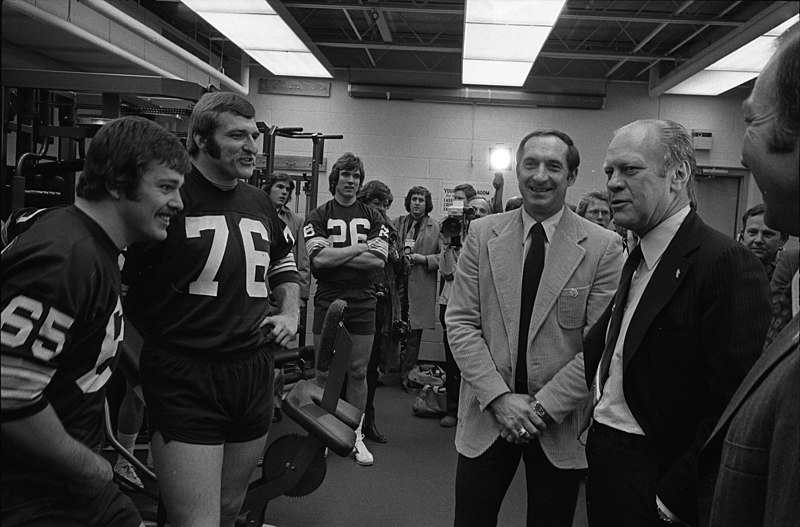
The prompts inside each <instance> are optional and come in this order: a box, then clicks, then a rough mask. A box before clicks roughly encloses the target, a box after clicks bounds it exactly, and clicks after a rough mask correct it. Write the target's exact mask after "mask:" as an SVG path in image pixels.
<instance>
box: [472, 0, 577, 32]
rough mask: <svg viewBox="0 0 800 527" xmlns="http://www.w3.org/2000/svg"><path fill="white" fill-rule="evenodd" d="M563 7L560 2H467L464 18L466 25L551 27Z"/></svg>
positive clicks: (540, 0) (548, 0)
mask: <svg viewBox="0 0 800 527" xmlns="http://www.w3.org/2000/svg"><path fill="white" fill-rule="evenodd" d="M563 7H564V2H563V1H561V0H534V1H531V0H480V1H475V0H468V1H467V7H466V11H465V13H464V17H465V19H466V21H467V22H468V23H473V22H474V23H483V24H504V25H510V24H519V25H524V26H550V27H552V26H554V25H556V20H557V19H558V15H559V14H561V9H562V8H563Z"/></svg>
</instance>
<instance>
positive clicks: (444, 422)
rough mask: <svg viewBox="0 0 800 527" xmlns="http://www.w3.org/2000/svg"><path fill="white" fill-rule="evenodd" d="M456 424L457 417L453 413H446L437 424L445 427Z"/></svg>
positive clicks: (451, 426)
mask: <svg viewBox="0 0 800 527" xmlns="http://www.w3.org/2000/svg"><path fill="white" fill-rule="evenodd" d="M456 424H458V418H457V417H456V416H454V415H446V416H444V417H442V419H441V421H439V426H443V427H445V428H453V427H454V426H456Z"/></svg>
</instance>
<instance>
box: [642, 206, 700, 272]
mask: <svg viewBox="0 0 800 527" xmlns="http://www.w3.org/2000/svg"><path fill="white" fill-rule="evenodd" d="M690 210H691V207H689V205H686V206H685V207H684V208H682V209H681V210H679V211H678V212H676V213H675V214H673V215H672V216H670V217H669V218H667V219H666V220H664V221H662V222H661V223H659V224H658V225H656V226H655V227H653V229H652V230H651V231H650V232H648V233H647V234H645V235H644V237H643V238H642V239H641V241H640V242H639V244H640V245H641V246H642V255H643V256H644V262H645V265H647V268H648V269H653V268H654V267H655V266H656V264H657V263H658V261H659V260H661V256H662V255H663V254H664V251H666V250H667V246H668V245H669V244H670V242H671V241H672V238H674V237H675V233H677V232H678V229H679V228H680V227H681V224H682V223H683V220H685V219H686V216H688V215H689V211H690Z"/></svg>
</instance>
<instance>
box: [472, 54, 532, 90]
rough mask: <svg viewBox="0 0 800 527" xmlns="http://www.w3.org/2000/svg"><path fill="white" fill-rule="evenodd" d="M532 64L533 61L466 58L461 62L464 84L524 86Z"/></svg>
mask: <svg viewBox="0 0 800 527" xmlns="http://www.w3.org/2000/svg"><path fill="white" fill-rule="evenodd" d="M531 66H533V63H532V62H512V61H503V60H470V59H464V60H463V61H462V63H461V67H462V71H461V79H462V81H463V83H464V84H485V85H489V86H522V85H523V84H525V79H527V78H528V73H529V72H530V71H531Z"/></svg>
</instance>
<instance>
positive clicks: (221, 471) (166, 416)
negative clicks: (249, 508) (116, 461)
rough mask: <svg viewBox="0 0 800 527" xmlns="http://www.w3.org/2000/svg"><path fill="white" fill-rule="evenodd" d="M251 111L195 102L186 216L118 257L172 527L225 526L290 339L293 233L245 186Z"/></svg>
mask: <svg viewBox="0 0 800 527" xmlns="http://www.w3.org/2000/svg"><path fill="white" fill-rule="evenodd" d="M254 116H255V109H254V108H253V105H252V104H250V102H248V101H247V100H246V99H245V98H243V97H241V96H239V95H236V94H233V93H227V92H215V93H208V94H205V95H203V97H201V98H200V100H199V101H198V102H197V104H196V105H195V107H194V109H193V110H192V114H191V116H190V118H189V130H188V139H187V148H188V150H189V154H190V156H191V158H192V164H193V165H194V168H193V170H192V171H191V172H190V173H189V174H188V175H187V176H186V183H185V185H184V187H183V188H182V189H181V197H182V198H183V203H184V210H183V212H182V213H181V214H180V215H178V217H177V218H176V219H175V221H173V222H172V223H170V226H169V229H168V231H167V239H166V241H164V242H163V243H160V244H153V245H152V246H149V247H141V246H140V247H132V248H131V250H129V251H128V252H129V254H128V259H127V261H126V275H127V276H132V278H131V284H130V290H129V291H128V295H127V297H126V300H125V304H124V305H125V313H126V315H127V316H128V317H129V318H130V320H131V322H132V323H133V324H134V325H135V326H136V328H137V329H138V330H139V331H140V333H141V334H142V337H143V339H144V344H143V346H142V357H141V362H140V371H141V379H142V388H143V392H144V397H145V403H146V404H147V411H148V415H149V424H150V431H151V434H152V437H151V443H150V444H151V448H152V450H153V460H154V462H155V468H156V473H157V474H158V478H159V487H160V491H161V495H162V496H163V498H164V503H165V505H166V509H167V514H168V516H169V519H170V522H171V525H173V526H176V527H180V526H186V527H206V526H208V527H212V526H213V527H219V526H225V527H231V526H232V525H233V524H234V522H235V520H236V516H237V514H238V512H239V509H240V507H241V504H242V501H243V499H244V496H245V493H246V490H247V485H248V483H249V480H250V476H251V475H252V473H253V471H254V470H255V469H256V466H257V463H258V459H259V457H260V456H261V453H262V451H263V449H264V444H265V441H266V437H267V431H268V430H269V427H270V424H271V422H272V407H273V397H272V386H273V383H274V378H273V377H274V374H273V364H274V348H275V347H276V346H284V345H286V344H288V343H289V342H290V341H291V340H292V339H293V338H294V336H295V333H296V332H297V323H298V281H299V276H298V274H297V268H296V266H295V263H294V258H293V257H292V252H291V251H292V245H291V242H289V241H287V239H288V240H291V237H290V236H288V237H287V236H286V235H285V233H284V228H285V227H284V225H283V223H282V222H281V221H280V219H278V215H277V213H276V211H275V207H274V206H273V205H272V201H271V200H270V199H269V196H268V195H267V194H266V193H264V192H262V191H261V190H260V189H258V188H256V187H254V186H251V185H248V184H247V183H246V180H247V179H249V178H250V177H251V176H252V175H253V170H254V168H255V159H256V153H257V146H256V140H257V139H258V137H259V131H258V128H257V126H256V122H255V119H254ZM129 264H130V265H131V269H130V270H131V273H130V274H128V273H127V271H128V268H127V265H129ZM270 294H273V295H274V297H275V299H276V301H277V305H278V310H277V312H276V313H275V314H272V315H268V314H267V312H268V310H269V296H270Z"/></svg>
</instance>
